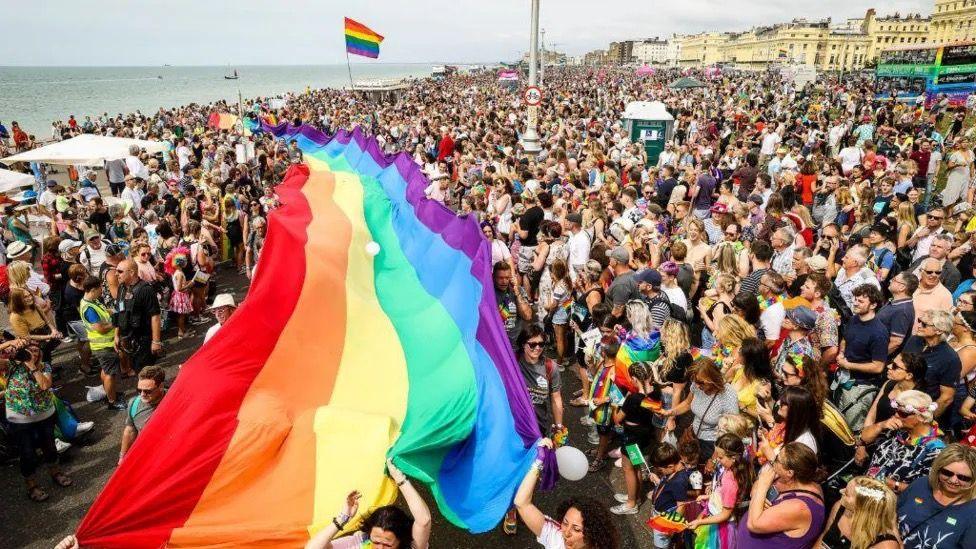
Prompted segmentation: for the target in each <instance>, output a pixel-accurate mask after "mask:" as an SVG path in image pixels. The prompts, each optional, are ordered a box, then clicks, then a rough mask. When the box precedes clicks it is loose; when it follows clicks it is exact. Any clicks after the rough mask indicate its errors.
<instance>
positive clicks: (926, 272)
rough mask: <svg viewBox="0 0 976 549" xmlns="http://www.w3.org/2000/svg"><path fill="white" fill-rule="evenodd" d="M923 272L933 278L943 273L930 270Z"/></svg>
mask: <svg viewBox="0 0 976 549" xmlns="http://www.w3.org/2000/svg"><path fill="white" fill-rule="evenodd" d="M922 272H923V273H925V274H927V275H931V276H936V275H940V274H942V271H930V270H928V269H922Z"/></svg>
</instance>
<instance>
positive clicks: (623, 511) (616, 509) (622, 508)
mask: <svg viewBox="0 0 976 549" xmlns="http://www.w3.org/2000/svg"><path fill="white" fill-rule="evenodd" d="M637 511H638V509H637V506H636V505H635V506H633V507H630V506H629V505H627V504H626V503H621V504H620V505H614V506H613V507H611V508H610V512H611V513H613V514H615V515H636V514H637Z"/></svg>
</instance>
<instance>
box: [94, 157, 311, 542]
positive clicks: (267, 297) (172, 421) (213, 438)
mask: <svg viewBox="0 0 976 549" xmlns="http://www.w3.org/2000/svg"><path fill="white" fill-rule="evenodd" d="M308 178H309V169H308V166H306V165H304V164H302V165H298V166H294V167H292V168H291V169H290V170H289V172H288V174H287V175H286V176H285V180H284V181H283V182H282V183H281V184H280V185H279V186H278V187H277V192H278V195H279V197H280V198H281V201H282V203H283V204H285V205H284V206H282V207H281V208H280V209H279V210H277V211H275V212H274V213H272V214H271V215H270V216H269V219H268V236H267V240H266V242H265V246H264V249H263V251H262V257H261V262H260V268H259V269H258V270H257V274H256V276H255V279H254V281H253V282H252V285H251V289H250V291H249V292H248V296H247V299H246V301H245V302H244V303H243V304H242V305H241V307H240V308H239V309H238V310H237V312H236V313H234V316H233V317H231V319H230V320H229V321H228V323H227V325H226V326H224V327H223V328H222V329H221V331H220V332H218V334H217V335H216V336H215V337H214V339H213V340H212V341H210V343H209V344H208V345H205V346H204V347H202V348H201V349H200V350H199V351H198V352H197V353H196V354H194V355H193V357H191V358H190V360H188V361H187V362H186V363H184V365H183V368H182V371H181V372H180V375H179V378H178V379H177V381H176V383H174V385H173V387H172V388H171V389H170V390H169V391H168V392H167V394H166V396H165V397H164V399H163V401H162V403H161V404H160V406H159V408H158V409H157V410H156V411H155V412H154V413H153V417H152V419H151V420H150V422H149V424H148V425H147V426H146V428H145V429H144V430H143V431H142V432H141V433H139V438H138V439H137V440H136V443H135V445H134V446H133V448H132V450H130V451H129V454H128V455H126V457H125V460H124V461H123V462H122V465H121V466H120V467H119V468H118V470H116V472H115V474H114V475H112V478H111V479H110V480H109V482H108V484H107V485H106V486H105V488H104V489H103V490H102V493H101V494H100V495H99V496H98V498H97V499H96V500H95V503H94V504H93V505H92V507H91V509H89V511H88V514H87V515H86V516H85V518H84V520H83V521H82V523H81V524H80V525H79V527H78V533H77V536H78V539H79V541H80V542H81V545H82V546H85V547H89V546H90V547H101V548H116V547H117V548H119V549H138V548H143V547H144V548H147V549H148V548H152V549H155V548H158V547H163V546H164V545H165V544H166V543H167V542H168V540H169V539H170V536H171V535H172V532H173V530H174V529H175V528H179V527H181V526H183V525H184V523H185V522H186V520H187V519H188V518H189V517H190V515H191V514H192V512H193V510H194V507H195V506H196V505H197V502H198V501H199V499H200V497H201V495H202V494H203V492H204V490H205V488H206V487H207V485H208V483H209V482H210V480H211V477H212V476H213V474H214V471H215V470H216V469H217V466H218V465H219V464H220V462H221V459H222V458H223V456H224V453H225V452H226V451H227V448H228V446H229V445H230V442H231V439H232V437H233V436H234V432H235V430H236V428H237V414H238V411H239V409H240V406H241V402H242V401H243V399H244V396H245V395H246V394H247V392H248V389H249V388H250V386H251V383H252V382H253V381H254V379H255V378H256V377H257V376H258V374H259V373H260V372H261V370H262V368H263V367H264V364H265V362H266V361H267V360H268V357H269V356H270V355H271V353H272V351H273V350H274V348H275V345H276V344H277V341H278V336H279V334H280V333H281V331H282V330H283V329H284V327H285V325H286V324H287V322H288V320H289V318H291V316H292V313H293V312H294V310H295V306H296V305H297V303H298V298H299V296H300V295H301V291H302V286H303V285H304V283H305V271H306V257H305V253H304V247H305V242H306V241H307V239H308V236H307V229H308V225H309V223H310V222H311V221H312V210H311V208H310V206H309V203H308V201H307V200H306V198H305V196H304V195H303V194H302V187H303V186H304V185H305V183H306V182H307V181H308ZM201 394H208V395H209V398H206V399H201V398H199V395H201ZM126 413H128V412H126ZM160 464H170V467H169V471H170V474H167V475H158V474H156V475H150V474H146V471H154V470H155V471H158V470H159V468H160V467H161V465H160ZM159 501H165V502H174V503H173V504H172V505H168V506H160V505H158V504H157V502H159Z"/></svg>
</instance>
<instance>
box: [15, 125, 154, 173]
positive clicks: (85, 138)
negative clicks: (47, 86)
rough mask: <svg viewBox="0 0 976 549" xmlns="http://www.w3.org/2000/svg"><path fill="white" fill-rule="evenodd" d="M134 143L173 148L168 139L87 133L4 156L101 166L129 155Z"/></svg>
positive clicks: (29, 160) (36, 160) (151, 148)
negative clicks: (165, 140)
mask: <svg viewBox="0 0 976 549" xmlns="http://www.w3.org/2000/svg"><path fill="white" fill-rule="evenodd" d="M132 145H138V146H139V148H140V149H145V150H146V151H148V152H149V153H152V154H155V153H158V152H165V151H167V150H168V149H169V144H168V143H166V142H164V141H145V140H142V139H127V138H124V137H106V136H104V135H94V134H87V133H86V134H83V135H79V136H77V137H72V138H71V139H65V140H64V141H58V142H56V143H51V144H50V145H45V146H43V147H38V148H36V149H32V150H29V151H25V152H22V153H20V154H15V155H13V156H8V157H7V158H4V159H2V160H3V162H4V163H6V164H10V163H13V162H41V163H44V164H59V165H69V164H75V165H84V166H101V165H102V163H103V162H105V161H106V160H117V159H119V158H125V157H126V156H129V147H130V146H132Z"/></svg>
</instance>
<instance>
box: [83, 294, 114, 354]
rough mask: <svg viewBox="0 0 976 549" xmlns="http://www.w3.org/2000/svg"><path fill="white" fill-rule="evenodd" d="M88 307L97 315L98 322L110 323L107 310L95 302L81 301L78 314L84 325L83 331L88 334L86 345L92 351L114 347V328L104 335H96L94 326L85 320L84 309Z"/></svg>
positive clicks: (110, 315)
mask: <svg viewBox="0 0 976 549" xmlns="http://www.w3.org/2000/svg"><path fill="white" fill-rule="evenodd" d="M89 307H91V309H92V310H93V311H95V314H97V315H98V321H99V322H107V323H109V324H111V323H112V314H111V313H109V312H108V309H106V308H105V306H104V305H102V304H101V303H99V302H97V301H88V300H87V299H82V300H81V305H80V306H79V307H78V312H79V313H80V314H81V322H82V323H84V325H85V331H86V332H87V333H88V345H89V346H90V347H91V350H92V351H100V350H102V349H109V348H111V347H112V346H113V345H115V328H112V329H111V330H109V331H108V332H105V333H104V334H100V333H98V331H97V330H95V328H94V324H92V323H91V322H88V319H87V318H85V309H87V308H89Z"/></svg>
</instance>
